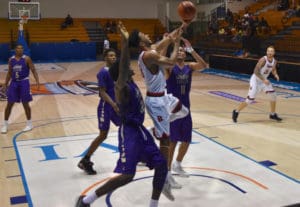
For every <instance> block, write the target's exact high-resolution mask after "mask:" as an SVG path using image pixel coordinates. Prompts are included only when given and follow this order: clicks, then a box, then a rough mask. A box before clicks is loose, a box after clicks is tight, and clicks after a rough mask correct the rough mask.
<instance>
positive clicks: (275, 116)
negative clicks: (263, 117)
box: [270, 113, 282, 121]
mask: <svg viewBox="0 0 300 207" xmlns="http://www.w3.org/2000/svg"><path fill="white" fill-rule="evenodd" d="M270 119H274V120H276V121H281V120H282V118H280V117H279V116H278V115H277V114H276V113H275V114H273V115H272V114H270Z"/></svg>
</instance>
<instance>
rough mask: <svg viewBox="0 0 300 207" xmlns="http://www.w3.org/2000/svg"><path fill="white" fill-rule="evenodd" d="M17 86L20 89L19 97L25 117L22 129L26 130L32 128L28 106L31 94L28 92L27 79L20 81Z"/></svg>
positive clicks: (28, 84)
mask: <svg viewBox="0 0 300 207" xmlns="http://www.w3.org/2000/svg"><path fill="white" fill-rule="evenodd" d="M19 87H20V91H21V95H20V98H21V101H22V104H23V108H24V111H25V114H26V118H27V123H26V127H25V128H24V129H23V131H24V132H26V131H30V130H32V122H31V108H30V106H29V102H30V101H32V95H31V93H30V83H29V80H23V81H20V83H19Z"/></svg>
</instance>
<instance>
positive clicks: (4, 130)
mask: <svg viewBox="0 0 300 207" xmlns="http://www.w3.org/2000/svg"><path fill="white" fill-rule="evenodd" d="M6 133H7V124H3V126H2V128H1V134H6Z"/></svg>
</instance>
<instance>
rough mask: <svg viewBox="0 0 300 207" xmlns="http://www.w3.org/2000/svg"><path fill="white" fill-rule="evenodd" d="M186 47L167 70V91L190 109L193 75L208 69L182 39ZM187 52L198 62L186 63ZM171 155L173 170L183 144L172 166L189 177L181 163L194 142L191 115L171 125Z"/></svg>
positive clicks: (177, 171) (186, 41)
mask: <svg viewBox="0 0 300 207" xmlns="http://www.w3.org/2000/svg"><path fill="white" fill-rule="evenodd" d="M181 39H182V40H183V42H184V46H182V47H179V50H178V53H177V58H176V65H175V66H174V67H172V68H167V69H166V71H167V72H166V78H167V89H168V93H172V94H173V96H175V97H177V98H178V99H179V100H180V101H181V103H182V104H183V105H184V106H186V107H187V108H188V109H190V91H191V83H192V73H193V71H195V70H201V69H204V68H207V66H208V65H207V63H206V62H205V61H204V60H203V59H202V58H201V57H200V56H199V55H198V54H197V53H196V52H195V51H194V50H193V48H192V46H191V43H190V42H189V41H188V40H187V39H184V38H181ZM186 52H188V53H190V54H191V55H192V56H193V58H194V59H195V60H196V62H189V63H186V62H185V58H186ZM170 140H171V142H170V154H169V160H168V167H169V169H170V168H171V164H172V160H173V156H174V151H175V148H176V145H177V142H181V144H180V147H179V150H178V154H177V157H176V160H175V161H174V163H173V165H172V170H173V171H174V172H176V173H178V174H179V175H180V176H183V177H188V176H189V175H188V173H186V172H185V171H184V170H183V169H182V166H181V162H182V160H183V158H184V156H185V154H186V153H187V150H188V148H189V145H190V143H191V141H192V117H191V113H189V115H188V116H186V117H184V118H181V119H177V120H175V121H173V122H171V123H170Z"/></svg>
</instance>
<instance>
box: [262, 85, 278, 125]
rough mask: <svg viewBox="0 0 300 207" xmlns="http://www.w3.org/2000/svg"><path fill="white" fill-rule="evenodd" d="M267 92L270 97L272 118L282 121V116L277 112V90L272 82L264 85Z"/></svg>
mask: <svg viewBox="0 0 300 207" xmlns="http://www.w3.org/2000/svg"><path fill="white" fill-rule="evenodd" d="M263 90H264V91H265V92H266V94H267V95H268V96H269V99H270V116H269V118H270V119H273V120H276V121H281V120H282V118H280V117H279V116H278V114H277V113H276V98H277V97H276V92H275V90H274V89H273V86H272V84H271V83H270V84H269V85H266V86H264V89H263Z"/></svg>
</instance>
